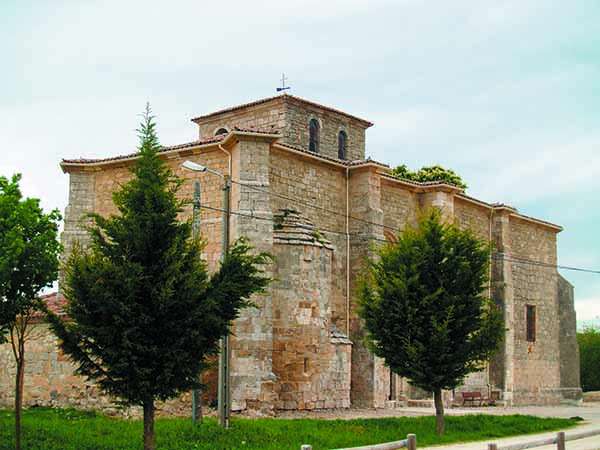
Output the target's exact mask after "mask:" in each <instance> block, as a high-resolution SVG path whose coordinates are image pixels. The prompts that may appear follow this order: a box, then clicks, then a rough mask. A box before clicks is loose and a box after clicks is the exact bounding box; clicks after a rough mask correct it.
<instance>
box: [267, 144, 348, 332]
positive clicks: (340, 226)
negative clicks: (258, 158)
mask: <svg viewBox="0 0 600 450" xmlns="http://www.w3.org/2000/svg"><path fill="white" fill-rule="evenodd" d="M345 176H346V175H345V171H344V169H343V168H339V167H335V166H331V165H327V164H319V163H316V164H315V162H314V161H311V160H308V159H304V158H301V157H297V156H293V155H290V154H289V153H287V152H285V151H283V150H278V149H276V148H272V149H271V157H270V162H269V180H270V188H271V192H272V193H273V195H271V209H272V210H273V211H278V210H280V209H286V208H287V209H290V208H291V209H296V210H298V211H299V212H300V213H301V214H302V215H304V216H305V217H308V218H309V219H310V220H311V221H312V222H313V223H314V224H315V226H316V227H317V228H318V229H319V232H320V233H322V234H323V235H324V236H325V237H326V238H327V239H328V240H329V241H331V242H332V243H333V245H334V247H335V249H336V251H335V252H334V253H333V261H332V264H333V267H334V269H333V271H334V273H336V274H337V276H336V277H334V279H333V280H332V287H331V300H330V302H331V310H332V312H331V314H332V320H333V323H334V324H335V325H336V327H337V328H338V329H339V330H342V331H344V332H347V329H346V309H347V307H346V306H347V305H346V236H345V217H344V215H343V214H344V212H345V210H346V182H345ZM288 199H292V200H288ZM297 200H300V201H301V202H302V203H306V204H310V205H314V206H315V207H310V206H307V205H305V204H300V203H298V202H297ZM331 211H335V212H338V213H340V212H341V214H334V213H332V212H331Z"/></svg>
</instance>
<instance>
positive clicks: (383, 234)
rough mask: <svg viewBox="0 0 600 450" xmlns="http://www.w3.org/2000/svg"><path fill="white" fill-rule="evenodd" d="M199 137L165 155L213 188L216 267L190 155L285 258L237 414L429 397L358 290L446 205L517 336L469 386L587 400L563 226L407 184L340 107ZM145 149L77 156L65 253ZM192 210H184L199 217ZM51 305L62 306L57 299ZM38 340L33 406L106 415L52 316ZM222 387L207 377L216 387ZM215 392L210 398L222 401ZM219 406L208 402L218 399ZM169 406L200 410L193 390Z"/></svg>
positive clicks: (249, 333)
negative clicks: (365, 271) (469, 236)
mask: <svg viewBox="0 0 600 450" xmlns="http://www.w3.org/2000/svg"><path fill="white" fill-rule="evenodd" d="M192 122H194V123H195V124H196V125H197V126H198V137H197V139H195V140H193V141H192V142H188V143H184V144H179V145H174V146H169V147H164V148H163V149H162V151H161V156H162V157H163V158H164V160H165V161H166V162H167V164H169V165H170V166H171V168H172V169H173V170H174V171H175V172H176V173H177V174H178V175H179V176H180V177H183V178H185V179H186V182H185V183H184V187H183V188H182V190H181V192H180V193H181V195H182V196H185V197H187V198H191V197H192V193H193V185H194V183H193V181H195V180H199V181H200V183H201V206H202V210H201V215H200V231H201V233H202V235H203V236H204V238H205V239H206V241H207V245H206V248H205V254H204V257H205V258H206V260H207V261H208V264H209V267H210V268H215V267H216V266H217V264H218V262H219V258H220V249H221V214H222V213H221V211H220V209H221V208H222V206H223V204H222V201H223V200H222V191H221V184H222V181H221V180H220V179H219V178H218V177H216V176H215V175H214V174H211V173H201V174H198V173H194V172H190V171H187V170H185V169H184V168H182V166H181V165H182V163H183V162H184V161H186V160H191V161H194V162H197V163H200V164H202V165H204V166H207V167H209V168H211V169H213V170H216V171H219V172H221V173H222V174H229V175H230V176H231V178H232V180H233V185H232V192H231V207H232V216H231V237H232V239H234V238H235V237H237V236H246V237H248V238H249V239H250V240H251V242H252V243H253V245H254V246H255V247H256V248H257V249H259V250H261V251H267V252H269V253H271V254H273V255H274V256H275V258H276V260H275V261H276V262H275V264H273V265H272V267H271V268H270V269H269V270H270V271H271V273H270V275H271V276H272V277H273V278H274V279H275V282H274V283H273V284H272V285H271V287H270V288H269V290H268V292H267V293H266V294H265V295H262V296H261V297H259V298H256V299H255V301H256V303H257V304H258V306H259V307H258V308H256V309H247V310H245V311H244V312H243V314H242V317H240V318H239V319H238V320H237V321H236V322H235V325H234V329H233V333H234V336H232V338H231V348H232V350H231V351H232V361H231V376H232V380H231V383H232V402H233V405H232V408H233V410H238V411H239V410H255V411H260V412H263V413H268V412H270V411H273V410H282V409H283V410H295V409H304V410H310V409H320V408H347V407H350V406H355V407H377V408H380V407H394V406H397V405H401V404H405V403H404V402H405V401H407V400H410V399H415V398H427V393H423V392H419V390H417V389H414V388H412V387H411V386H410V384H409V383H408V382H407V381H406V380H404V379H401V378H399V377H398V376H396V375H394V374H391V373H390V371H389V370H388V369H387V368H386V367H385V365H384V363H383V361H382V360H381V359H379V358H377V357H375V356H374V355H372V354H371V353H370V352H369V351H368V350H367V348H366V347H365V346H364V344H363V340H362V337H363V330H362V328H361V322H360V320H359V318H358V317H357V314H356V299H355V294H354V292H355V289H354V288H355V283H356V279H357V275H358V274H359V273H360V271H361V268H362V267H363V264H364V261H365V258H366V257H367V256H368V255H369V253H370V252H371V251H372V248H373V244H380V243H382V242H385V241H386V240H391V239H394V236H395V235H396V234H397V233H398V232H401V231H402V230H403V229H404V228H405V227H407V226H410V225H411V224H414V223H415V221H416V217H417V215H418V213H419V210H421V209H423V208H429V207H438V208H440V209H441V211H442V213H443V215H444V216H445V217H446V218H447V219H448V220H453V221H455V222H456V223H458V224H459V225H460V226H461V227H465V228H470V229H472V230H473V231H474V232H475V233H476V234H477V235H478V236H479V237H480V238H481V239H485V240H487V241H490V242H491V243H493V245H494V248H495V250H496V252H497V253H496V255H495V257H494V258H493V259H492V261H491V264H490V265H491V274H492V280H491V283H490V286H489V288H488V289H489V293H490V295H491V296H492V298H494V299H495V300H496V302H497V303H498V304H499V305H501V307H502V308H503V310H504V317H505V320H506V325H507V330H506V339H505V340H504V343H503V345H502V349H501V351H500V353H499V354H498V356H497V357H496V358H495V359H494V360H493V361H491V362H490V364H488V366H487V367H486V369H485V370H483V371H481V372H478V373H476V374H473V375H472V376H470V377H469V378H468V379H467V380H465V385H464V386H463V387H461V389H458V390H456V391H455V392H448V393H446V397H447V398H448V399H451V398H452V397H455V398H456V399H458V400H459V399H460V392H461V391H466V390H468V391H480V392H482V393H483V395H484V396H489V395H493V396H496V397H497V398H499V399H500V400H502V401H504V402H505V403H506V404H509V405H511V404H514V405H517V404H556V403H560V402H563V401H577V400H579V399H580V397H581V389H580V382H579V355H578V347H577V343H576V340H575V337H576V336H575V311H574V305H573V288H572V286H571V285H570V284H569V283H568V282H567V281H566V280H565V279H564V278H562V277H561V275H560V274H559V273H558V272H557V270H556V263H557V246H556V240H557V235H558V233H559V232H560V231H561V230H562V228H561V227H560V226H558V225H555V224H552V223H550V222H547V221H545V220H541V219H538V218H534V217H529V216H527V215H524V214H522V213H520V212H519V211H517V210H516V209H515V208H513V207H511V206H508V205H505V204H501V203H492V204H490V203H486V202H484V201H482V200H479V199H476V198H473V197H470V196H469V195H467V194H466V193H465V192H464V191H463V190H461V189H459V188H457V187H455V186H452V185H448V184H445V183H443V182H427V183H417V182H413V181H408V180H404V179H399V178H396V177H394V176H392V174H391V170H390V167H389V166H387V165H386V164H382V163H379V162H376V161H374V160H371V159H370V158H368V157H366V156H365V133H366V130H367V129H368V128H369V127H371V126H372V125H373V124H372V123H371V122H369V121H367V120H364V119H361V118H359V117H356V116H354V115H351V114H348V113H346V112H344V111H340V110H337V109H334V108H331V107H328V106H324V105H320V104H318V103H315V102H312V101H307V100H304V99H301V98H298V97H296V96H292V95H286V94H284V95H279V96H276V97H271V98H266V99H262V100H259V101H255V102H252V103H247V104H244V105H240V106H234V107H231V108H227V109H224V110H221V111H217V112H212V113H209V114H205V115H202V116H199V117H195V118H193V119H192ZM135 160H136V154H125V155H118V156H116V155H107V156H106V157H103V158H99V159H64V160H63V161H62V162H61V163H60V165H61V168H62V170H63V171H64V172H65V173H66V174H67V175H68V176H69V180H70V189H69V203H68V206H67V208H66V211H65V219H64V220H65V223H64V232H63V234H62V243H63V245H64V248H65V251H64V255H63V258H64V257H66V256H67V255H68V254H69V250H70V249H71V248H72V245H73V243H74V242H76V241H79V242H81V243H82V244H84V245H85V243H86V242H87V240H88V237H87V234H86V231H85V230H84V225H85V224H84V222H83V221H82V217H83V215H84V214H85V213H88V212H92V211H93V212H96V213H99V214H102V215H106V214H110V213H114V212H115V207H114V205H113V203H112V198H111V195H112V193H113V192H114V191H115V189H117V188H118V187H119V185H120V184H122V183H123V182H124V181H126V180H127V179H128V177H129V176H130V174H129V169H130V167H131V165H132V164H133V163H134V162H135ZM191 214H192V209H191V206H190V207H189V209H187V210H186V211H184V213H183V214H182V215H183V216H184V217H183V218H188V217H190V215H191ZM46 300H47V301H48V302H49V303H50V304H51V306H52V307H53V308H57V309H60V305H61V302H62V301H64V300H63V299H62V297H61V296H60V295H59V294H51V295H49V296H47V297H46ZM36 328H37V330H36V331H37V334H36V335H35V338H34V339H33V340H32V341H31V342H30V344H29V353H28V355H29V360H28V362H27V375H26V380H25V396H26V397H25V399H26V403H27V404H29V405H33V404H38V405H59V406H75V407H95V408H109V407H110V406H111V403H110V400H109V399H107V398H105V397H104V396H102V395H100V394H99V393H98V392H97V390H96V388H95V387H94V386H93V385H91V384H89V383H87V382H86V381H85V380H83V379H81V378H80V377H78V376H76V375H74V373H73V366H72V365H71V363H70V362H69V361H68V360H67V359H66V357H65V356H64V355H63V354H62V353H61V352H60V351H59V350H58V349H57V347H56V339H55V337H54V336H53V335H52V334H51V333H50V332H49V331H48V328H47V326H46V325H45V324H44V322H43V320H41V319H40V320H39V323H37V324H36ZM0 362H1V364H0V386H1V389H0V404H7V403H9V402H11V401H12V397H11V396H12V395H13V394H12V388H11V386H12V376H13V373H14V363H13V362H12V359H11V355H10V351H9V349H8V347H7V346H4V348H1V347H0ZM213 381H214V377H211V374H208V376H207V382H208V383H209V386H210V385H211V383H212V382H213ZM207 395H209V396H210V395H211V390H210V389H209V392H208V393H207ZM208 401H210V398H209V399H208ZM169 405H170V406H168V405H167V406H165V409H167V410H169V408H171V410H173V411H175V410H181V411H183V410H184V409H185V411H189V409H188V408H189V406H187V405H189V395H184V396H183V397H182V398H181V399H178V400H176V401H173V402H169Z"/></svg>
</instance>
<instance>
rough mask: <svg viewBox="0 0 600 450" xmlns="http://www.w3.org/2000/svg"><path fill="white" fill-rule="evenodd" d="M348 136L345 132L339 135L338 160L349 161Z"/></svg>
mask: <svg viewBox="0 0 600 450" xmlns="http://www.w3.org/2000/svg"><path fill="white" fill-rule="evenodd" d="M347 146H348V135H347V134H346V132H345V131H344V130H342V131H340V132H339V133H338V158H339V159H348V152H347Z"/></svg>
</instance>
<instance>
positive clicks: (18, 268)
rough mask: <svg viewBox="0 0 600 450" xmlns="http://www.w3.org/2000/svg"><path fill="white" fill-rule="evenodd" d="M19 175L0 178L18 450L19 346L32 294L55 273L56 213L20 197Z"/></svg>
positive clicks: (1, 285) (0, 328)
mask: <svg viewBox="0 0 600 450" xmlns="http://www.w3.org/2000/svg"><path fill="white" fill-rule="evenodd" d="M20 179H21V176H20V175H15V176H13V177H12V179H10V180H9V179H8V178H6V177H0V343H2V342H5V341H6V339H7V338H8V340H9V341H10V344H11V346H12V350H13V355H14V358H15V363H16V376H15V445H16V448H17V450H18V449H20V448H21V410H22V408H23V383H24V377H25V343H26V341H27V339H28V337H29V335H30V332H31V327H30V320H31V316H32V314H33V313H34V312H35V311H36V309H37V308H38V301H39V300H38V294H39V292H40V291H41V290H42V289H43V288H44V287H47V286H51V285H52V283H53V282H54V280H56V277H57V273H58V254H59V252H60V243H59V242H58V240H57V234H58V225H57V222H58V221H59V220H60V214H59V213H58V211H56V210H54V211H52V212H50V213H49V214H46V213H44V211H43V210H42V208H41V207H40V201H39V200H38V199H35V198H23V195H22V193H21V190H20V188H19V181H20Z"/></svg>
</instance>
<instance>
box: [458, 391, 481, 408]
mask: <svg viewBox="0 0 600 450" xmlns="http://www.w3.org/2000/svg"><path fill="white" fill-rule="evenodd" d="M462 399H463V406H465V405H466V403H467V402H469V403H470V404H471V406H475V402H479V404H478V405H477V406H481V405H482V404H483V396H482V395H481V392H477V391H475V392H463V393H462Z"/></svg>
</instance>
